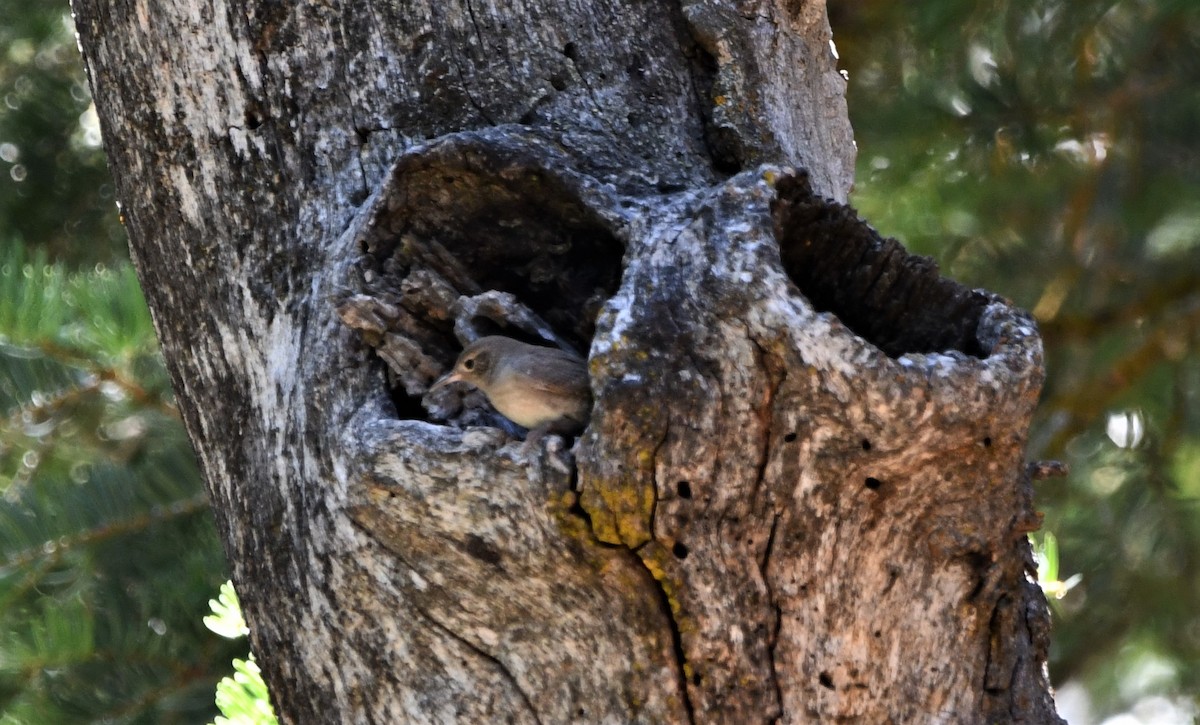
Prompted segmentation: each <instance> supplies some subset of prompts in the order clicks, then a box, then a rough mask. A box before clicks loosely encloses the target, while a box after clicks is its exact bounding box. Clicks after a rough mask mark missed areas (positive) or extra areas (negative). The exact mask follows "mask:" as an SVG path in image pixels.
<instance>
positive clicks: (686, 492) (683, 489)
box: [675, 481, 692, 498]
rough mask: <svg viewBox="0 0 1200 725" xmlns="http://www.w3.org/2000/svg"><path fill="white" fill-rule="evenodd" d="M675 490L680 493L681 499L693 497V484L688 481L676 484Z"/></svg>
mask: <svg viewBox="0 0 1200 725" xmlns="http://www.w3.org/2000/svg"><path fill="white" fill-rule="evenodd" d="M675 490H676V491H678V492H679V498H691V497H692V484H690V483H688V482H687V481H680V482H679V483H677V484H675Z"/></svg>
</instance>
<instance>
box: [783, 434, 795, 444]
mask: <svg viewBox="0 0 1200 725" xmlns="http://www.w3.org/2000/svg"><path fill="white" fill-rule="evenodd" d="M795 440H796V434H795V433H788V434H787V435H785V436H784V437H783V441H784V442H785V443H793V442H795Z"/></svg>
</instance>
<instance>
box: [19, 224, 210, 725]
mask: <svg viewBox="0 0 1200 725" xmlns="http://www.w3.org/2000/svg"><path fill="white" fill-rule="evenodd" d="M0 489H2V490H3V494H4V495H3V498H2V499H0V709H2V710H3V712H4V716H5V720H6V721H11V722H30V723H32V722H64V723H65V722H77V721H84V720H87V721H90V720H96V719H103V720H105V721H111V722H123V723H142V722H145V723H151V722H153V723H167V722H196V721H197V720H199V719H201V718H205V717H208V716H209V715H210V714H211V713H212V712H213V706H212V700H211V697H210V693H211V691H212V687H213V686H214V685H215V683H216V681H217V680H218V679H219V676H218V674H217V673H218V671H219V670H218V669H217V668H218V667H220V664H219V663H220V662H222V661H224V662H227V661H228V657H230V656H232V651H231V650H232V648H231V646H229V645H228V644H225V643H223V642H222V641H221V640H219V639H217V638H214V637H212V636H211V635H209V634H208V633H207V632H206V631H205V630H204V629H203V627H202V626H201V625H200V621H199V619H200V614H201V613H202V612H203V611H204V604H205V600H206V598H207V595H208V592H211V591H212V589H213V588H215V587H216V586H217V585H218V584H219V583H220V582H221V581H222V580H223V579H224V573H223V561H222V557H221V550H220V547H219V545H218V542H217V539H216V533H215V530H214V528H213V525H212V521H211V518H210V516H209V513H208V505H207V500H206V498H205V496H204V493H203V490H202V488H201V485H200V481H199V477H198V474H197V472H196V469H195V465H194V463H193V461H192V457H191V451H190V448H189V446H188V442H187V439H186V436H185V435H184V433H183V430H182V426H181V425H180V423H179V420H178V417H177V416H176V414H175V411H174V407H173V402H172V400H171V397H170V388H169V384H168V380H167V377H166V375H165V372H164V371H163V369H162V365H161V361H160V359H159V358H158V356H157V352H156V348H155V341H154V336H153V330H152V327H151V324H150V320H149V315H148V313H147V311H146V308H145V304H144V303H143V302H142V300H141V295H140V292H139V289H138V286H137V281H136V279H135V277H134V275H133V273H132V270H131V269H130V267H129V265H128V263H122V264H119V265H117V266H115V267H114V268H111V269H108V268H103V267H97V268H94V269H90V270H88V271H85V272H74V271H69V270H68V268H66V267H65V266H64V265H61V264H50V263H48V262H47V254H46V252H45V251H44V250H39V251H36V252H33V253H27V252H26V251H25V250H23V249H22V248H21V247H20V246H19V245H12V246H10V247H9V248H8V249H7V250H6V251H4V252H3V253H0Z"/></svg>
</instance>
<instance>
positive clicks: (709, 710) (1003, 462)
mask: <svg viewBox="0 0 1200 725" xmlns="http://www.w3.org/2000/svg"><path fill="white" fill-rule="evenodd" d="M74 8H75V12H76V22H77V26H78V29H79V33H80V44H81V47H82V49H83V52H84V56H85V59H86V61H87V64H88V68H89V72H90V74H91V80H92V87H93V93H94V96H95V99H96V104H97V109H98V111H99V113H100V117H101V122H102V126H103V129H104V133H105V143H106V147H107V149H108V152H109V157H110V164H111V166H112V170H113V174H114V178H115V180H116V183H117V187H118V190H119V196H120V199H121V201H122V211H123V214H124V219H125V222H126V225H127V228H128V230H129V235H130V240H131V246H132V249H133V252H134V257H135V261H136V263H137V265H138V269H139V273H140V275H141V278H142V281H143V285H144V287H145V289H146V295H147V299H148V302H149V304H150V307H151V311H152V312H153V314H154V318H155V322H156V325H157V327H158V330H159V334H160V337H161V339H162V343H163V350H164V354H165V356H166V359H167V363H168V366H169V368H170V371H171V374H172V378H173V380H174V383H175V386H176V391H177V394H178V397H179V403H180V408H181V410H182V412H183V415H184V419H185V422H186V423H187V426H188V430H189V432H190V434H191V436H192V439H193V442H194V444H195V446H196V450H197V454H198V456H199V459H200V464H201V467H202V469H203V471H204V474H205V478H206V481H207V483H208V487H209V491H210V493H211V496H212V499H213V505H214V510H215V512H216V515H217V519H218V524H219V527H220V530H221V532H222V535H223V539H224V541H225V545H226V548H227V553H228V556H229V559H230V562H231V566H232V571H233V578H234V582H235V584H236V586H237V589H238V591H239V593H240V595H241V599H242V602H243V606H244V608H245V611H246V615H247V618H248V621H249V622H250V625H251V638H252V643H253V646H254V649H255V651H256V653H257V655H258V658H259V660H260V662H261V663H262V665H263V668H264V672H265V674H266V677H267V681H268V685H269V687H270V689H271V692H272V696H273V698H274V700H275V704H276V707H277V710H278V712H279V714H280V716H281V719H282V720H283V721H285V722H335V721H337V722H380V723H392V722H408V721H412V722H448V721H454V720H461V721H464V722H474V721H480V722H482V721H492V720H495V719H504V720H508V721H517V722H563V721H578V722H614V723H617V722H634V721H640V722H685V721H689V720H695V721H717V722H721V721H726V722H755V721H764V722H767V721H773V720H780V721H784V722H825V721H838V720H842V721H861V722H995V721H1010V720H1011V721H1030V722H1045V721H1054V720H1055V716H1054V714H1053V703H1052V702H1051V700H1050V696H1049V692H1048V687H1047V683H1046V681H1045V677H1044V674H1043V663H1044V661H1045V654H1046V646H1047V621H1046V619H1047V617H1046V609H1045V602H1044V600H1043V599H1042V597H1041V594H1040V592H1039V591H1038V589H1037V587H1036V586H1035V585H1034V584H1032V583H1030V581H1029V580H1028V577H1027V575H1028V574H1029V573H1030V572H1031V571H1032V562H1031V560H1030V553H1029V547H1028V543H1027V541H1026V540H1025V537H1024V533H1025V532H1026V531H1028V530H1031V529H1032V528H1034V527H1035V526H1036V524H1037V521H1036V516H1035V515H1034V513H1033V510H1032V504H1031V500H1030V499H1031V489H1030V484H1029V480H1028V477H1027V476H1025V475H1024V473H1023V471H1024V468H1023V463H1022V457H1023V450H1024V437H1025V434H1026V430H1027V426H1028V423H1029V417H1030V415H1031V412H1032V409H1033V406H1034V404H1035V401H1036V398H1037V394H1038V389H1039V386H1040V383H1041V377H1042V375H1041V365H1042V360H1041V348H1040V342H1039V340H1038V337H1037V334H1036V331H1035V330H1034V327H1033V324H1032V322H1031V321H1030V320H1029V318H1028V317H1027V316H1026V315H1024V314H1023V313H1021V312H1020V311H1018V310H1015V309H1013V308H1012V307H1011V306H1010V305H1008V304H1007V303H1006V302H1004V301H1003V300H1001V299H999V298H996V297H994V296H992V295H989V294H987V293H983V292H973V291H970V290H965V289H962V288H961V287H959V286H957V285H955V284H954V283H952V282H949V281H946V280H943V279H941V278H939V277H938V276H937V274H936V270H935V269H934V268H932V266H931V265H930V264H929V263H928V262H927V261H926V260H923V259H920V258H912V257H909V256H908V255H906V254H905V253H904V252H903V250H902V249H900V248H899V247H898V245H896V244H895V243H894V242H891V241H889V240H882V239H880V238H879V237H878V236H877V235H875V234H874V232H873V231H872V230H870V228H869V227H866V226H865V225H864V224H862V223H861V222H860V221H859V220H857V218H856V217H855V216H854V214H853V211H852V210H850V209H848V208H847V207H844V206H841V205H840V204H839V203H837V202H839V201H844V200H845V197H846V193H847V191H848V189H849V185H850V182H851V173H852V167H853V142H852V138H851V134H850V129H849V124H848V122H847V118H846V110H845V104H844V101H843V98H842V91H843V80H842V78H841V77H840V76H839V75H838V73H837V71H836V68H835V64H834V63H835V61H834V58H833V57H832V54H831V51H830V48H829V37H830V36H829V29H828V24H827V21H826V19H825V9H824V5H823V3H820V2H789V1H786V0H779V1H778V2H769V1H766V0H763V1H762V2H742V3H734V2H719V1H718V0H711V1H707V2H693V3H684V4H676V3H669V2H664V3H646V2H612V3H561V4H554V3H547V4H537V3H521V2H487V1H486V0H475V1H474V2H472V1H468V2H464V3H456V2H449V3H441V2H439V3H428V4H426V3H411V2H404V3H400V2H386V1H385V0H377V1H376V2H360V3H342V2H337V1H335V2H319V3H318V2H299V3H291V4H288V3H268V2H261V1H257V2H249V3H226V2H221V1H220V0H209V1H207V2H206V1H205V0H180V2H175V3H157V2H149V1H148V0H75V3H74ZM493 332H502V333H504V334H509V335H511V336H517V337H521V338H523V339H527V340H541V341H544V342H546V343H548V344H558V345H561V346H564V347H568V348H574V349H576V350H579V351H583V352H588V354H589V372H590V375H591V382H592V390H593V396H594V399H595V405H594V409H593V414H592V421H591V424H590V426H589V427H588V429H587V430H586V431H585V432H584V434H583V435H582V436H581V437H580V439H579V441H578V443H577V445H576V446H575V447H574V448H568V447H567V445H566V444H565V443H564V442H563V441H561V440H560V439H558V438H556V437H553V436H552V437H549V438H547V439H546V440H545V441H544V442H543V443H542V444H539V445H538V446H536V447H534V448H533V450H529V451H526V450H524V449H523V448H522V444H521V442H520V440H519V436H516V437H514V435H513V433H519V432H518V431H514V430H512V429H511V428H510V427H506V422H505V421H503V420H501V419H498V417H497V416H496V415H495V414H494V413H493V412H491V411H489V410H488V409H487V407H486V404H485V403H484V402H483V401H482V400H481V399H480V398H479V397H478V396H477V395H476V396H470V395H468V396H466V397H463V398H460V397H459V396H458V395H457V394H454V393H453V391H450V392H446V391H442V392H441V393H438V394H430V395H426V393H427V391H428V387H429V384H430V383H431V382H432V381H433V380H434V378H436V377H437V376H438V375H440V374H441V373H442V372H444V371H445V370H446V369H447V368H448V367H449V365H450V364H451V362H452V361H453V359H454V356H455V354H456V352H457V350H458V349H459V345H460V344H461V343H463V342H465V341H466V340H469V339H472V338H473V337H476V336H478V335H481V334H488V333H493Z"/></svg>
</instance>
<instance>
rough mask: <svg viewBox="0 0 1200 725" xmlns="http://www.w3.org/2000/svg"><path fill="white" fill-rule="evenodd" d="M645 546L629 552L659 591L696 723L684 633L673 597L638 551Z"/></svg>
mask: <svg viewBox="0 0 1200 725" xmlns="http://www.w3.org/2000/svg"><path fill="white" fill-rule="evenodd" d="M647 543H649V542H647ZM643 547H645V544H642V546H639V547H638V548H637V549H630V550H629V552H630V553H631V554H633V556H634V558H636V559H637V562H638V564H639V565H640V566H641V568H642V569H644V570H645V571H646V574H647V575H648V576H649V577H650V581H651V582H653V585H654V588H655V590H656V591H657V592H658V603H659V608H660V609H662V612H663V616H665V617H666V618H667V625H668V626H669V627H670V628H671V646H672V648H673V649H674V651H675V664H676V666H677V667H678V669H679V695H680V697H682V698H683V709H684V710H685V711H686V712H687V721H688V723H690V724H692V725H694V723H695V722H696V711H695V709H694V707H693V706H692V698H691V696H690V695H689V694H688V679H687V669H686V666H687V653H686V652H685V651H684V649H683V633H682V632H680V630H679V623H678V622H676V621H675V613H674V612H672V611H671V597H670V595H669V594H667V590H666V587H664V586H663V585H662V582H660V581H659V580H658V579H656V578H655V577H654V572H653V571H651V569H650V567H649V566H647V564H646V561H645V560H644V559H642V557H641V554H639V553H638V552H639V550H640V549H642V548H643Z"/></svg>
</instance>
